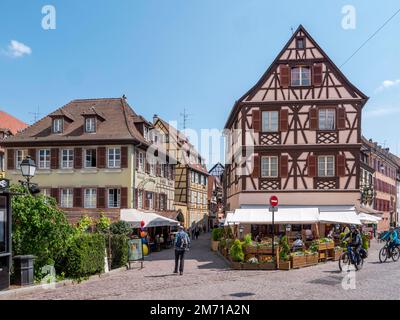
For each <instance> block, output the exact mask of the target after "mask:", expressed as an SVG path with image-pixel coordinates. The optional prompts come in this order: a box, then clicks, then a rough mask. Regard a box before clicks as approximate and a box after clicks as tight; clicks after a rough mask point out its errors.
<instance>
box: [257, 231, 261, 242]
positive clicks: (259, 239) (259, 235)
mask: <svg viewBox="0 0 400 320" xmlns="http://www.w3.org/2000/svg"><path fill="white" fill-rule="evenodd" d="M261 240H262V233H261V232H259V233H258V235H257V236H256V242H258V243H260V242H261Z"/></svg>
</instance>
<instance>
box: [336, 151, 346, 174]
mask: <svg viewBox="0 0 400 320" xmlns="http://www.w3.org/2000/svg"><path fill="white" fill-rule="evenodd" d="M336 172H337V174H336V175H337V176H339V177H344V176H345V175H346V156H345V155H343V154H338V155H337V157H336Z"/></svg>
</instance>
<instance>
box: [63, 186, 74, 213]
mask: <svg viewBox="0 0 400 320" xmlns="http://www.w3.org/2000/svg"><path fill="white" fill-rule="evenodd" d="M60 198H61V199H60V202H61V204H60V206H61V208H73V206H74V189H72V188H63V189H61V192H60Z"/></svg>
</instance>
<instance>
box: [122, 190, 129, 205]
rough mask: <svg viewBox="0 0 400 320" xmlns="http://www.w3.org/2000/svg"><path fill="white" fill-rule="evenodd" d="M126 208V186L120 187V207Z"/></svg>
mask: <svg viewBox="0 0 400 320" xmlns="http://www.w3.org/2000/svg"><path fill="white" fill-rule="evenodd" d="M127 208H128V188H126V187H124V188H121V209H127Z"/></svg>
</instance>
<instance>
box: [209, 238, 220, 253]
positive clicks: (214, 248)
mask: <svg viewBox="0 0 400 320" xmlns="http://www.w3.org/2000/svg"><path fill="white" fill-rule="evenodd" d="M218 246H219V241H214V240H211V250H212V251H218Z"/></svg>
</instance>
